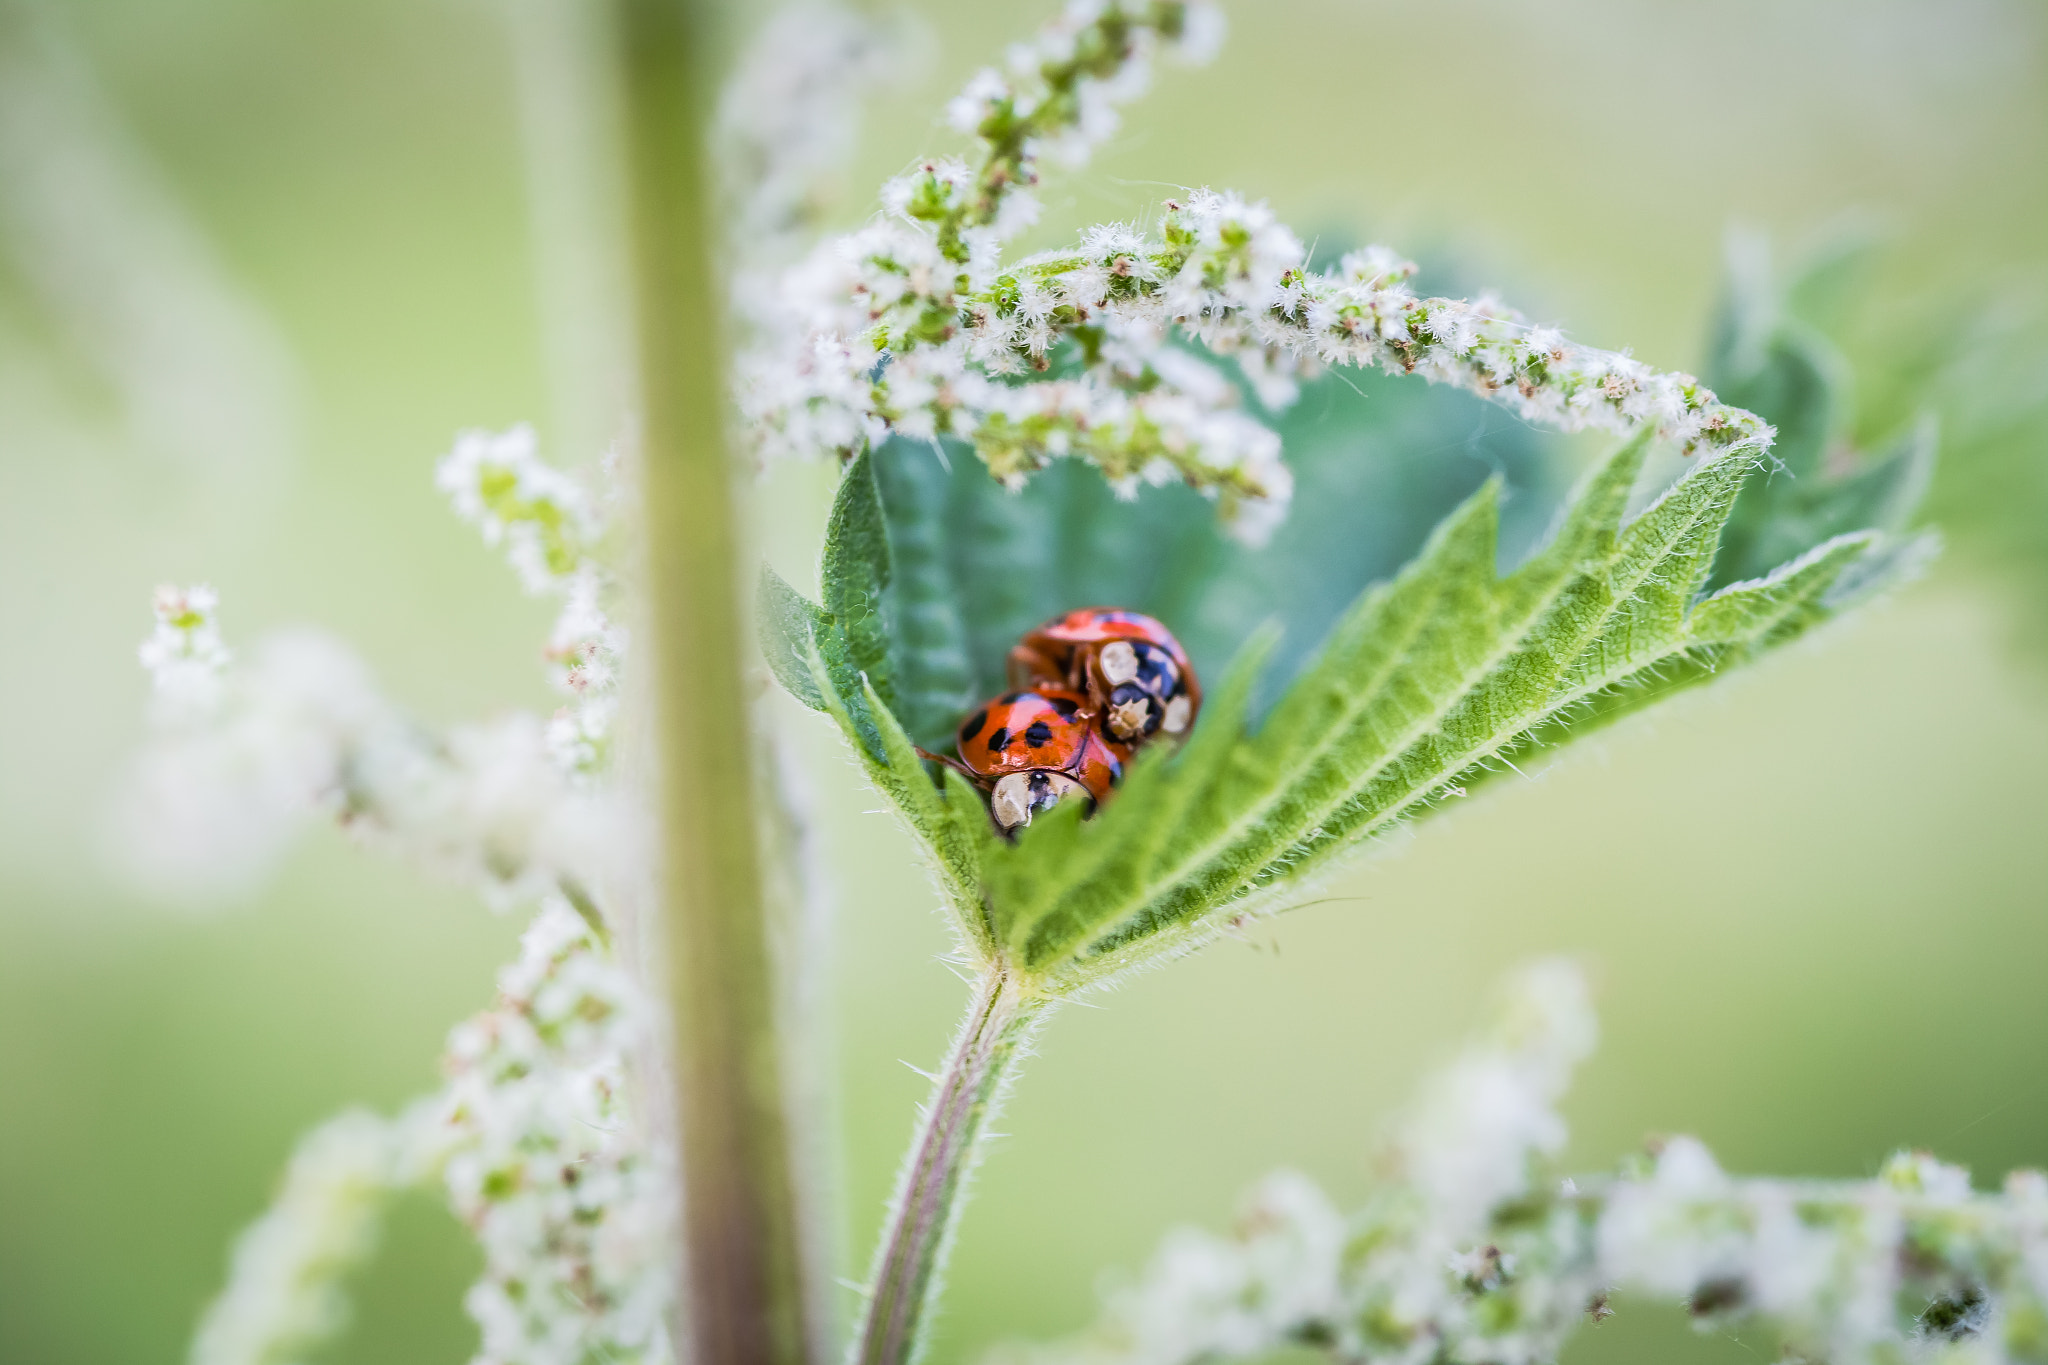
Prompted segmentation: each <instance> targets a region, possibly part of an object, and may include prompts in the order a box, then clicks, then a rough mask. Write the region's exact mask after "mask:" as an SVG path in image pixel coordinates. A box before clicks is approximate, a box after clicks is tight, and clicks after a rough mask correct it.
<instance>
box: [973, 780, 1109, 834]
mask: <svg viewBox="0 0 2048 1365" xmlns="http://www.w3.org/2000/svg"><path fill="white" fill-rule="evenodd" d="M1077 792H1078V793H1079V794H1080V795H1082V796H1086V795H1087V794H1088V789H1087V788H1086V787H1083V786H1082V785H1081V784H1080V783H1079V782H1076V781H1075V780H1074V779H1073V778H1071V777H1068V776H1067V775H1066V774H1065V773H1059V772H1051V771H1048V770H1046V769H1042V768H1041V769H1037V770H1034V771H1032V772H1023V773H1011V774H1010V775H1009V776H1007V777H1005V778H1003V779H1002V780H1000V781H999V782H997V783H996V785H995V790H994V791H993V792H991V793H990V794H989V810H990V812H991V813H992V814H993V815H994V816H995V817H996V823H997V824H998V825H1001V826H1002V827H1003V829H1004V830H1005V831H1009V830H1013V829H1017V828H1019V827H1021V826H1024V825H1028V824H1030V823H1031V816H1032V814H1033V813H1034V812H1037V811H1042V810H1050V809H1051V808H1052V807H1054V806H1057V805H1058V804H1059V803H1060V802H1061V801H1064V800H1065V799H1066V798H1067V797H1069V796H1072V795H1074V794H1075V793H1077Z"/></svg>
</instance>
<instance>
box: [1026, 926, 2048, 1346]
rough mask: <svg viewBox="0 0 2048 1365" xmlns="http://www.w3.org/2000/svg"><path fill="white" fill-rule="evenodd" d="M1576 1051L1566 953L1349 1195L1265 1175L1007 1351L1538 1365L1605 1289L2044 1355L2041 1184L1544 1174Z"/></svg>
mask: <svg viewBox="0 0 2048 1365" xmlns="http://www.w3.org/2000/svg"><path fill="white" fill-rule="evenodd" d="M1591 1042H1592V1021H1591V1016H1590V1014H1589V1013H1588V1011H1587V1009H1586V1006H1585V999H1584V991H1583V987H1582V986H1581V985H1580V983H1579V982H1578V979H1577V977H1576V975H1575V974H1574V973H1573V971H1572V970H1571V968H1570V967H1569V966H1567V965H1564V964H1558V963H1550V964H1544V965H1541V966H1539V967H1537V968H1535V969H1533V970H1531V971H1529V972H1526V973H1524V974H1523V975H1522V977H1521V978H1520V979H1519V981H1518V983H1517V986H1516V988H1515V990H1514V991H1513V992H1511V994H1510V997H1509V1001H1508V1007H1507V1009H1506V1011H1505V1013H1504V1015H1503V1018H1502V1021H1501V1023H1500V1024H1499V1025H1498V1026H1497V1028H1496V1030H1495V1032H1494V1034H1493V1037H1492V1038H1491V1039H1490V1040H1488V1041H1487V1042H1485V1043H1483V1044H1481V1045H1480V1046H1478V1047H1475V1048H1474V1049H1472V1050H1471V1051H1470V1052H1468V1053H1467V1054H1465V1056H1463V1057H1462V1058H1460V1059H1459V1060H1458V1061H1457V1062H1456V1063H1454V1064H1453V1065H1452V1066H1451V1067H1450V1068H1449V1070H1447V1071H1446V1072H1444V1073H1443V1074H1442V1075H1441V1076H1439V1077H1438V1078H1437V1079H1436V1080H1435V1081H1433V1082H1432V1083H1431V1084H1430V1085H1429V1086H1428V1087H1427V1088H1426V1090H1425V1093H1424V1096H1423V1099H1422V1100H1421V1102H1420V1104H1419V1105H1418V1106H1417V1107H1416V1109H1415V1110H1414V1112H1413V1113H1412V1115H1411V1117H1410V1118H1409V1119H1408V1121H1407V1122H1406V1123H1404V1124H1403V1125H1402V1126H1401V1128H1400V1130H1399V1133H1398V1135H1397V1137H1396V1138H1395V1140H1394V1141H1393V1143H1392V1144H1391V1145H1390V1147H1389V1149H1388V1150H1387V1152H1386V1153H1385V1154H1384V1157H1383V1159H1382V1161H1381V1163H1380V1164H1379V1167H1378V1169H1379V1170H1380V1171H1381V1172H1382V1173H1383V1176H1384V1179H1383V1181H1382V1183H1381V1185H1380V1187H1379V1188H1378V1190H1377V1191H1376V1192H1375V1193H1374V1195H1373V1196H1372V1198H1371V1199H1370V1201H1369V1202H1368V1203H1367V1204H1366V1206H1365V1208H1364V1209H1362V1210H1360V1211H1359V1212H1358V1213H1356V1214H1354V1215H1352V1216H1350V1217H1348V1218H1346V1217H1342V1216H1340V1215H1338V1214H1337V1213H1336V1212H1335V1211H1334V1210H1333V1209H1332V1208H1331V1206H1330V1204H1329V1202H1328V1201H1327V1200H1326V1199H1325V1198H1324V1197H1323V1196H1322V1195H1321V1194H1320V1193H1319V1192H1318V1191H1317V1190H1316V1189H1315V1188H1314V1187H1313V1186H1312V1185H1310V1184H1309V1183H1308V1182H1307V1181H1305V1180H1303V1179H1302V1178H1301V1177H1299V1176H1294V1175H1281V1176H1276V1177H1273V1178H1272V1179H1270V1180H1269V1181H1267V1182H1266V1183H1265V1184H1264V1185H1262V1186H1261V1187H1260V1188H1259V1190H1258V1191H1257V1192H1256V1193H1255V1195H1254V1197H1253V1199H1252V1200H1251V1202H1250V1203H1249V1204H1248V1205H1247V1208H1246V1211H1245V1213H1244V1214H1243V1215H1242V1216H1241V1217H1240V1219H1239V1221H1238V1225H1237V1227H1236V1228H1235V1229H1233V1231H1232V1232H1231V1233H1230V1234H1229V1235H1227V1236H1221V1237H1219V1236H1214V1235H1211V1234H1207V1233H1201V1232H1194V1231H1187V1230H1183V1231H1180V1232H1176V1233H1174V1234H1172V1235H1171V1236H1169V1237H1168V1238H1167V1240H1166V1242H1165V1244H1164V1245H1163V1246H1162V1248H1161V1250H1160V1252H1159V1253H1158V1255H1157V1256H1156V1257H1155V1258H1154V1260H1153V1262H1152V1265H1151V1266H1150V1268H1149V1269H1148V1270H1147V1272H1146V1274H1145V1275H1144V1277H1143V1278H1142V1279H1140V1280H1139V1281H1138V1282H1136V1283H1135V1284H1133V1285H1130V1286H1128V1287H1126V1288H1124V1289H1122V1290H1119V1291H1117V1292H1115V1293H1113V1294H1112V1295H1111V1297H1110V1299H1109V1303H1108V1305H1107V1309H1108V1311H1107V1313H1106V1314H1105V1316H1104V1318H1103V1320H1102V1322H1101V1323H1100V1324H1099V1325H1098V1326H1097V1327H1096V1328H1095V1329H1093V1330H1092V1331H1091V1332H1090V1333H1089V1334H1087V1335H1086V1336H1083V1337H1081V1338H1079V1339H1077V1340H1075V1341H1073V1342H1070V1343H1067V1344H1065V1345H1063V1346H1058V1347H1052V1348H1044V1349H1039V1350H1035V1351H1030V1352H1025V1353H1013V1354H1022V1355H1023V1357H1024V1358H1027V1359H1030V1360H1035V1361H1040V1362H1052V1361H1076V1362H1086V1365H1195V1362H1208V1361H1219V1360H1229V1359H1245V1358H1251V1357H1256V1356H1258V1355H1260V1354H1262V1353H1265V1352H1269V1351H1272V1350H1275V1349H1278V1348H1280V1347H1283V1346H1297V1347H1311V1348H1316V1349H1319V1350H1321V1351H1323V1352H1326V1353H1327V1354H1328V1355H1329V1356H1330V1357H1331V1358H1333V1359H1336V1360H1342V1361H1371V1362H1376V1363H1385V1365H1421V1363H1422V1362H1438V1361H1444V1362H1457V1363H1458V1365H1547V1363H1548V1362H1553V1361H1555V1360H1556V1359H1557V1358H1558V1355H1559V1352H1560V1351H1561V1349H1562V1348H1563V1345H1564V1342H1565V1340H1566V1338H1567V1337H1568V1336H1569V1335H1570V1333H1571V1332H1572V1331H1573V1330H1575V1329H1576V1328H1577V1327H1578V1326H1580V1325H1581V1324H1583V1323H1587V1322H1597V1321H1599V1320H1600V1319H1601V1318H1603V1317H1605V1316H1608V1315H1609V1314H1610V1313H1611V1312H1612V1311H1613V1310H1612V1309H1611V1307H1610V1306H1609V1303H1608V1296H1609V1295H1610V1294H1611V1293H1613V1292H1615V1291H1618V1290H1628V1291H1633V1292H1636V1293H1641V1294H1645V1295H1649V1296H1652V1297H1655V1298H1661V1299H1664V1300H1667V1301H1674V1300H1675V1301H1678V1302H1681V1303H1683V1304H1684V1305H1685V1306H1686V1307H1687V1309H1688V1310H1689V1311H1690V1312H1691V1313H1692V1315H1693V1316H1694V1318H1695V1319H1696V1320H1697V1321H1698V1322H1699V1323H1700V1324H1701V1325H1702V1326H1703V1327H1716V1326H1723V1325H1726V1324H1728V1323H1731V1322H1735V1321H1743V1320H1752V1319H1753V1320H1759V1321H1762V1322H1765V1323H1768V1324H1769V1325H1770V1326H1771V1327H1772V1328H1774V1329H1775V1331H1776V1332H1777V1333H1778V1335H1779V1336H1780V1337H1781V1338H1782V1340H1783V1341H1784V1344H1785V1348H1786V1351H1787V1353H1788V1357H1789V1358H1793V1359H1804V1360H1815V1361H1819V1360H1826V1361H1831V1362H1839V1363H1840V1365H1906V1363H1912V1365H1918V1363H1919V1362H1927V1365H1933V1362H1936V1361H1940V1362H1945V1363H1950V1365H1960V1363H1962V1362H1968V1365H2007V1363H2008V1362H2011V1365H2020V1363H2021V1362H2025V1361H2031V1360H2036V1359H2039V1358H2040V1355H2041V1352H2042V1350H2043V1348H2044V1347H2048V1178H2044V1177H2043V1176H2042V1175H2041V1174H2040V1173H2039V1172H2033V1171H2022V1172H2017V1173H2015V1174H2014V1175H2013V1176H2011V1177H2010V1178H2008V1180H2007V1181H2006V1184H2005V1188H2004V1190H2003V1192H2002V1193H1999V1194H1982V1193H1978V1192H1976V1191H1974V1190H1973V1189H1972V1187H1971V1184H1970V1180H1969V1175H1968V1173H1967V1172H1966V1171H1963V1170H1962V1169H1961V1168H1959V1167H1954V1166H1948V1165H1944V1164H1943V1163H1941V1162H1939V1161H1936V1160H1934V1159H1933V1158H1932V1157H1929V1156H1927V1155H1926V1154H1924V1153H1916V1152H1907V1153H1901V1154H1899V1155H1898V1156H1895V1157H1893V1158H1892V1159H1891V1161H1889V1162H1888V1163H1887V1164H1886V1166H1885V1168H1884V1170H1883V1172H1882V1173H1881V1174H1880V1175H1879V1176H1878V1178H1877V1179H1875V1180H1868V1181H1821V1180H1771V1179H1741V1178H1736V1177H1731V1176H1729V1175H1727V1174H1725V1173H1723V1172H1722V1170H1721V1169H1720V1167H1719V1166H1718V1165H1717V1164H1716V1163H1715V1161H1714V1159H1713V1157H1712V1156H1711V1155H1710V1154H1709V1153H1708V1152H1707V1150H1706V1148H1705V1147H1704V1146H1702V1145H1701V1144H1700V1143H1699V1142H1697V1141H1695V1140H1693V1139H1691V1138H1677V1139H1673V1140H1671V1141H1668V1142H1666V1143H1664V1144H1662V1146H1661V1147H1660V1148H1659V1150H1658V1151H1657V1152H1656V1153H1655V1154H1654V1155H1652V1156H1651V1157H1649V1158H1648V1159H1646V1160H1643V1161H1640V1162H1637V1163H1634V1164H1632V1165H1631V1166H1629V1167H1627V1168H1625V1169H1624V1171H1623V1173H1622V1174H1621V1175H1620V1176H1617V1177H1598V1178H1593V1179H1580V1180H1562V1181H1560V1180H1558V1179H1557V1178H1556V1177H1555V1176H1554V1175H1552V1174H1550V1173H1549V1171H1548V1169H1547V1165H1548V1159H1549V1158H1551V1157H1554V1156H1555V1155H1556V1153H1557V1152H1558V1150H1559V1149H1560V1148H1561V1147H1562V1145H1563V1142H1564V1137H1565V1129H1564V1124H1563V1120H1562V1119H1561V1117H1560V1116H1559V1115H1558V1114H1557V1112H1556V1107H1555V1106H1556V1102H1557V1100H1558V1099H1559V1097H1560V1096H1561V1094H1562V1091H1563V1087H1564V1085H1565V1083H1566V1081H1567V1080H1568V1079H1569V1076H1570V1072H1571V1070H1572V1068H1573V1066H1574V1065H1575V1064H1576V1063H1577V1062H1578V1061H1580V1060H1581V1059H1583V1057H1584V1056H1585V1055H1586V1052H1587V1050H1588V1048H1589V1047H1590V1045H1591Z"/></svg>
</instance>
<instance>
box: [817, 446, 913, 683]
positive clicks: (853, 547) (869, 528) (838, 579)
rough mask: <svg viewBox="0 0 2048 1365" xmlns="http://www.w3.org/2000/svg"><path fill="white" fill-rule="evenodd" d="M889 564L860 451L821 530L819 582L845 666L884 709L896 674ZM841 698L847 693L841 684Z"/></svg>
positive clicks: (867, 465)
mask: <svg viewBox="0 0 2048 1365" xmlns="http://www.w3.org/2000/svg"><path fill="white" fill-rule="evenodd" d="M890 576H891V563H890V557H889V531H888V527H887V526H886V525H885V524H884V522H883V520H882V495H881V493H880V491H879V490H877V489H876V487H875V469H874V458H873V456H871V455H870V454H869V453H868V452H867V451H865V450H864V451H862V452H861V453H860V455H859V456H858V457H857V458H855V460H854V461H853V463H852V464H850V465H848V466H847V467H846V473H845V475H844V476H842V477H841V479H840V481H839V494H838V496H837V497H836V498H834V499H833V502H832V516H831V520H830V521H829V522H827V524H826V528H825V549H824V553H823V555H822V556H821V557H820V561H819V565H818V584H819V588H820V590H821V591H822V593H823V594H824V599H825V610H826V611H828V612H830V613H831V615H832V618H833V621H834V623H835V624H836V625H837V627H838V630H839V633H840V636H841V638H842V639H843V640H844V641H845V646H844V648H845V662H846V666H847V668H848V669H849V670H850V671H851V673H852V674H854V675H859V676H865V677H866V678H867V680H868V683H869V685H870V686H872V687H873V688H874V690H875V693H876V695H878V696H879V697H881V698H882V701H883V703H884V704H885V705H888V704H892V703H893V702H894V700H895V691H896V685H895V673H894V668H893V666H892V665H893V659H892V657H891V651H890V648H889V642H890V634H891V632H890V629H889V622H888V620H887V618H886V616H885V614H884V612H885V606H884V604H885V600H886V594H887V593H888V590H889V581H890ZM841 693H842V695H845V694H846V690H845V688H844V686H843V685H842V687H841Z"/></svg>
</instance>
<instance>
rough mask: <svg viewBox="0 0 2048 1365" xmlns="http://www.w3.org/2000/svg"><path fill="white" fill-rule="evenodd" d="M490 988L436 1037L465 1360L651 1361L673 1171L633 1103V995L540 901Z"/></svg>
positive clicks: (663, 1303)
mask: <svg viewBox="0 0 2048 1365" xmlns="http://www.w3.org/2000/svg"><path fill="white" fill-rule="evenodd" d="M498 987H499V998H498V1001H497V1003H496V1004H495V1005H494V1006H493V1007H492V1008H491V1009H490V1010H488V1011H486V1012H485V1013H483V1014H481V1015H479V1016H477V1017H476V1018H475V1019H472V1020H470V1021H469V1022H468V1023H466V1024H463V1025H461V1026H459V1027H458V1028H457V1029H456V1030H455V1032H454V1034H453V1036H452V1037H451V1038H450V1040H449V1049H448V1063H447V1064H448V1070H449V1080H448V1088H447V1090H446V1091H445V1092H444V1094H443V1096H442V1099H441V1102H440V1103H441V1106H442V1111H443V1113H444V1114H445V1122H446V1125H447V1129H446V1135H445V1137H446V1140H447V1141H448V1142H449V1143H450V1145H451V1150H450V1151H449V1153H448V1155H447V1157H446V1160H445V1164H444V1166H443V1176H444V1179H445V1181H446V1184H447V1189H448V1195H449V1199H450V1202H451V1204H452V1205H453V1207H454V1209H455V1211H456V1213H457V1215H458V1216H460V1217H461V1218H462V1219H463V1221H464V1222H466V1223H467V1224H468V1225H469V1226H470V1228H471V1229H472V1230H473V1231H474V1232H475V1234H476V1237H477V1240H478V1242H479V1244H480V1245H481V1246H482V1248H483V1253H484V1271H483V1275H482V1277H481V1278H480V1279H479V1280H478V1281H477V1283H476V1285H475V1286H474V1287H473V1288H471V1290H470V1291H469V1294H468V1296H467V1298H466V1299H465V1300H464V1302H465V1304H466V1306H467V1307H468V1309H469V1312H470V1315H471V1316H472V1317H474V1318H475V1319H476V1321H477V1324H478V1326H479V1327H480V1328H481V1329H482V1332H483V1343H482V1347H481V1349H480V1350H479V1352H478V1354H477V1356H476V1359H475V1365H580V1362H583V1361H588V1360H606V1361H619V1362H646V1363H647V1365H657V1363H658V1365H666V1363H667V1362H668V1361H669V1360H670V1359H671V1353H670V1350H669V1343H668V1335H667V1325H666V1315H667V1312H668V1308H669V1304H670V1302H671V1296H672V1293H673V1288H674V1286H673V1278H674V1267H675V1260H674V1254H673V1250H672V1240H671V1239H672V1229H671V1225H670V1218H671V1214H672V1211H673V1209H674V1208H675V1206H676V1199H675V1192H674V1188H673V1174H672V1172H671V1171H670V1169H669V1167H668V1165H667V1164H666V1161H665V1159H664V1158H663V1156H662V1155H661V1153H662V1150H663V1149H662V1148H661V1146H660V1145H659V1144H656V1143H652V1142H650V1141H649V1140H648V1135H647V1134H646V1132H645V1131H643V1129H642V1128H641V1126H640V1125H641V1116H640V1114H639V1113H638V1112H636V1109H637V1108H638V1107H637V1106H635V1105H634V1103H633V1094H632V1082H631V1081H630V1080H629V1078H628V1072H627V1067H626V1058H628V1057H630V1056H632V1055H634V1054H635V1053H636V1052H637V1051H639V1050H640V1047H641V1044H642V1042H643V1032H644V1025H645V1019H646V1012H645V1008H644V1005H643V1003H642V1001H641V999H640V997H639V995H638V993H637V992H636V991H635V990H634V989H633V987H632V983H631V982H630V981H629V980H628V979H627V977H626V974H625V972H624V971H623V970H621V968H620V967H619V966H618V964H617V962H616V961H615V960H614V959H613V957H612V955H611V954H610V952H609V951H607V949H606V947H605V945H603V944H602V943H600V942H599V941H598V940H597V939H596V937H595V934H594V931H593V929H592V927H591V926H590V925H589V924H588V923H586V922H585V921H584V920H582V919H581V918H579V917H578V915H577V913H576V912H575V911H574V910H572V909H570V908H569V906H568V904H567V903H566V902H564V901H562V900H561V899H559V898H550V899H549V900H548V901H547V902H546V903H544V904H543V906H542V908H541V912H540V914H539V915H538V916H537V917H536V918H535V920H534V922H533V925H532V927H531V928H529V929H528V930H527V931H526V935H525V937H524V939H523V940H522V941H521V947H520V955H519V959H518V961H516V962H514V963H513V964H512V965H510V966H508V967H507V968H506V969H505V971H504V972H503V974H502V975H501V976H500V977H499V981H498Z"/></svg>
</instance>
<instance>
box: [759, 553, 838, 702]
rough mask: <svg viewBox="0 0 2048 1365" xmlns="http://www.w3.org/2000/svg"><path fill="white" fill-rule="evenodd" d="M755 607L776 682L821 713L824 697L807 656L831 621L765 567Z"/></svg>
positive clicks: (762, 639) (762, 640) (767, 657)
mask: <svg viewBox="0 0 2048 1365" xmlns="http://www.w3.org/2000/svg"><path fill="white" fill-rule="evenodd" d="M754 608H755V613H756V618H757V619H756V625H757V628H758V630H759V634H760V640H761V655H762V657H763V658H765V659H767V661H768V668H769V670H770V671H771V672H773V673H774V674H775V680H776V681H777V682H779V683H781V684H782V685H783V687H784V688H786V689H787V690H788V691H789V694H790V695H791V696H793V697H795V698H796V699H797V700H798V701H800V702H802V703H803V704H804V705H805V706H808V707H810V708H811V709H812V710H813V711H823V710H824V709H825V694H824V693H823V692H821V691H820V690H819V688H818V681H817V679H816V678H815V677H813V676H812V675H811V659H810V656H811V653H812V651H814V650H816V649H817V648H818V643H817V641H818V637H819V635H820V633H821V632H823V631H827V630H829V629H830V622H831V618H830V617H828V616H827V615H826V614H825V613H824V612H823V611H821V610H820V609H819V608H817V607H815V606H813V605H811V603H810V602H809V601H808V600H807V599H806V598H805V597H804V595H803V594H802V593H800V592H798V591H797V590H796V589H795V588H792V587H790V586H789V584H788V583H786V582H784V581H783V578H782V575H781V574H779V573H777V572H775V570H773V569H771V568H769V567H768V566H767V565H765V564H764V565H762V566H761V585H760V588H759V589H758V590H757V592H756V593H755V598H754Z"/></svg>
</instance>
